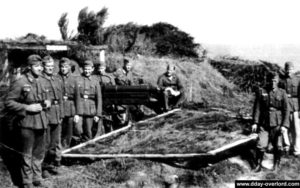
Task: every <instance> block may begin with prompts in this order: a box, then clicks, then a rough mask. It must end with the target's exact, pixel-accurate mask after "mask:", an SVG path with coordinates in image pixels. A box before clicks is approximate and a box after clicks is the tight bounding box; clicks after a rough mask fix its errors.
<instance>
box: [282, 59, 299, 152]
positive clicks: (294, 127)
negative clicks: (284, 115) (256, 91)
mask: <svg viewBox="0 0 300 188" xmlns="http://www.w3.org/2000/svg"><path fill="white" fill-rule="evenodd" d="M284 70H285V75H283V77H282V79H281V80H280V81H279V87H280V88H282V89H284V90H285V91H286V93H287V96H288V101H289V109H290V113H291V114H290V130H291V133H292V134H291V135H292V146H293V148H291V149H292V151H293V154H294V155H295V156H299V155H300V119H299V97H300V93H299V89H300V77H299V76H298V75H295V74H293V72H294V71H293V70H294V64H293V63H292V62H286V63H285V65H284ZM286 137H287V136H286ZM286 145H287V146H286V151H288V149H289V143H288V144H286Z"/></svg>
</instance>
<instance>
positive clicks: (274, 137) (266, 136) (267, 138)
mask: <svg viewBox="0 0 300 188" xmlns="http://www.w3.org/2000/svg"><path fill="white" fill-rule="evenodd" d="M269 144H271V145H272V147H274V148H275V149H276V150H283V138H282V134H281V132H280V127H279V126H277V127H272V128H270V129H268V130H266V129H264V128H263V127H261V126H260V127H259V130H258V142H257V148H258V149H259V150H260V151H262V152H265V151H266V150H267V148H268V146H269Z"/></svg>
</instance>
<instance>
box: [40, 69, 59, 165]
mask: <svg viewBox="0 0 300 188" xmlns="http://www.w3.org/2000/svg"><path fill="white" fill-rule="evenodd" d="M41 82H42V85H43V90H42V95H43V96H44V97H45V98H46V99H47V100H49V101H51V106H50V108H48V109H47V111H46V113H47V117H48V119H49V124H48V128H47V129H48V130H47V152H46V157H45V160H44V163H43V166H44V167H45V169H47V170H49V168H52V165H54V166H59V165H60V161H61V120H62V118H63V117H64V111H63V108H62V103H63V98H62V90H63V88H62V83H61V81H60V80H59V79H58V77H57V76H48V75H46V74H45V73H44V74H42V76H41ZM49 165H50V166H49Z"/></svg>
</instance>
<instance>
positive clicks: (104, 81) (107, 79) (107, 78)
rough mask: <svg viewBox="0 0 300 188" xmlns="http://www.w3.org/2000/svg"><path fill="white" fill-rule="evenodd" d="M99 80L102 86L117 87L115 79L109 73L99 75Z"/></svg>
mask: <svg viewBox="0 0 300 188" xmlns="http://www.w3.org/2000/svg"><path fill="white" fill-rule="evenodd" d="M98 79H99V83H100V85H101V86H106V85H116V83H115V79H114V78H113V76H112V75H111V74H109V73H104V74H99V75H98Z"/></svg>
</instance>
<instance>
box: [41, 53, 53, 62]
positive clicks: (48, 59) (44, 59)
mask: <svg viewBox="0 0 300 188" xmlns="http://www.w3.org/2000/svg"><path fill="white" fill-rule="evenodd" d="M49 62H54V60H53V58H52V57H51V56H50V55H47V56H45V57H44V58H43V63H44V64H45V63H49Z"/></svg>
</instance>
